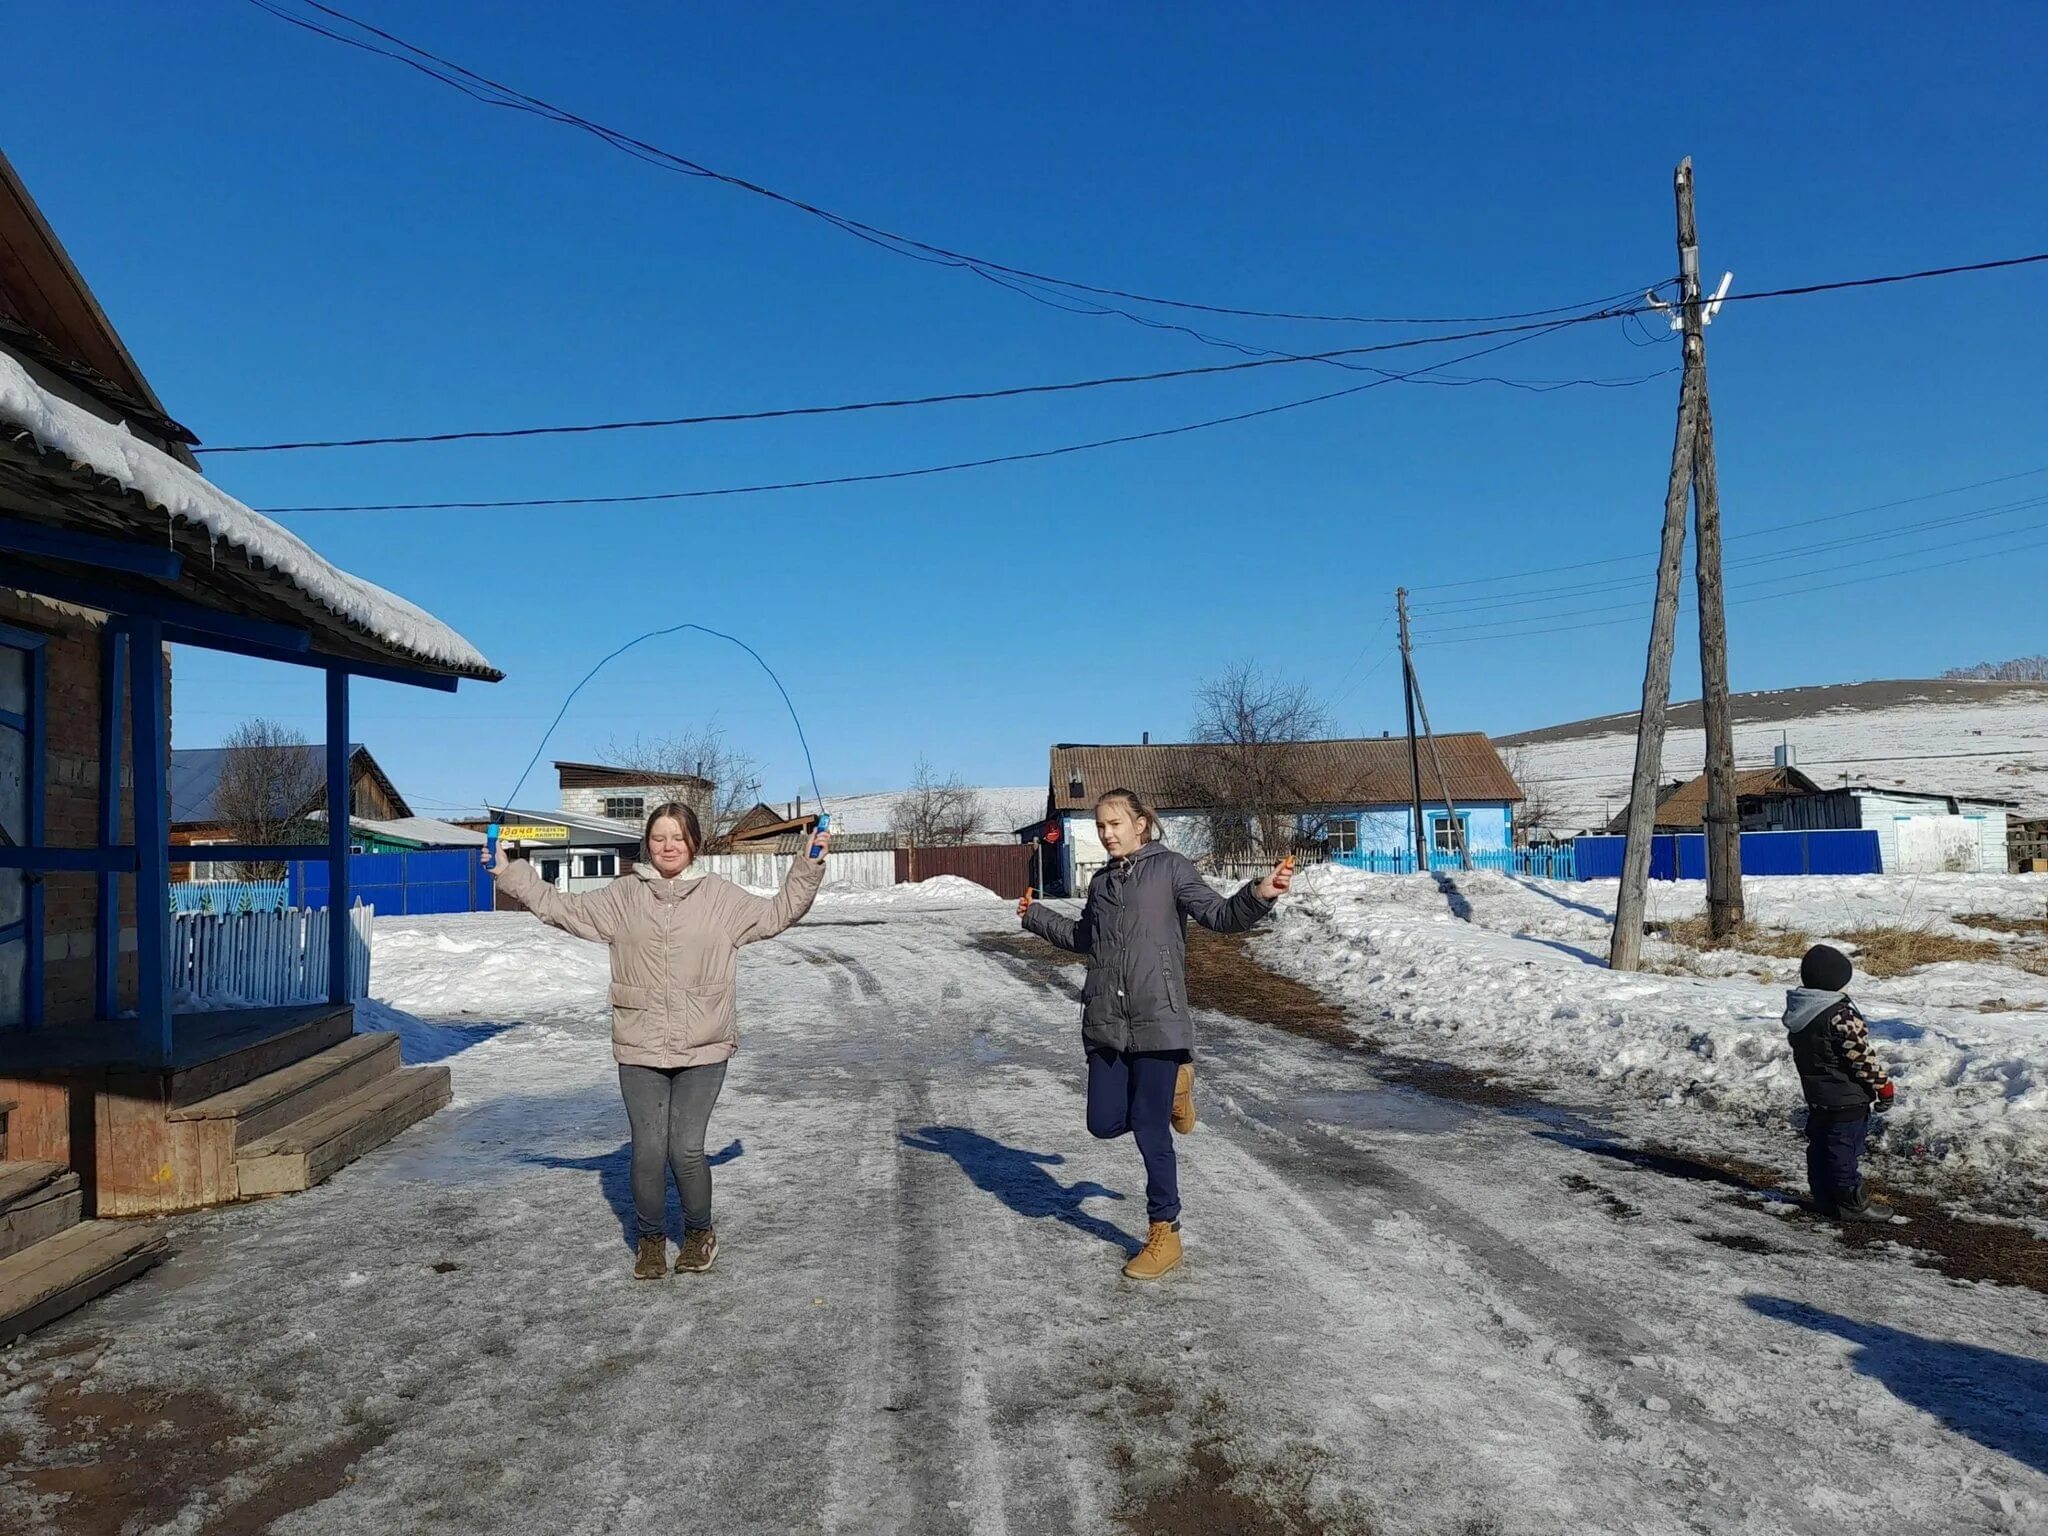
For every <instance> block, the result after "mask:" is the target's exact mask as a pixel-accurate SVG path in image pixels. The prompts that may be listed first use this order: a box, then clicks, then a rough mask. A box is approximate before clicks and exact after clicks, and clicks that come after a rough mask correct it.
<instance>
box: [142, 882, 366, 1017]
mask: <svg viewBox="0 0 2048 1536" xmlns="http://www.w3.org/2000/svg"><path fill="white" fill-rule="evenodd" d="M348 917H349V927H350V928H351V930H352V934H351V937H350V940H349V947H348V952H349V986H348V995H349V997H350V999H351V1000H353V999H356V998H361V997H366V996H368V995H369V990H370V927H371V923H372V921H373V920H374V919H375V917H376V911H375V909H374V908H371V907H365V906H357V907H354V908H352V909H351V910H350V912H349V914H348ZM328 922H329V917H328V911H327V909H326V908H321V909H319V910H317V911H312V910H308V909H306V908H304V907H287V908H285V909H283V910H281V911H276V912H219V913H216V912H178V913H174V914H173V915H172V917H171V987H172V990H173V991H174V992H175V993H177V994H178V995H179V997H180V998H181V999H182V1000H183V1001H181V1003H180V1006H181V1007H185V1008H190V1009H202V1008H270V1007H280V1006H283V1005H285V1004H289V1003H319V1002H325V1001H326V1000H327V975H328V967H327V954H328V950H327V933H328V928H327V925H328Z"/></svg>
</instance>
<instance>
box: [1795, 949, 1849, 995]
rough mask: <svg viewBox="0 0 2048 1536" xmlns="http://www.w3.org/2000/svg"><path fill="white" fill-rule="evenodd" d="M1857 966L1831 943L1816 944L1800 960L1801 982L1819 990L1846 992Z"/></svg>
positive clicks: (1805, 985) (1802, 984)
mask: <svg viewBox="0 0 2048 1536" xmlns="http://www.w3.org/2000/svg"><path fill="white" fill-rule="evenodd" d="M1855 974H1856V968H1855V967H1854V966H1853V965H1851V964H1850V963H1849V957H1848V956H1847V955H1845V954H1843V953H1842V952H1841V951H1840V950H1839V949H1836V948H1834V947H1833V946H1832V945H1829V944H1816V945H1814V946H1813V948H1811V949H1809V950H1808V951H1807V952H1806V958H1805V959H1804V960H1801V961H1800V962H1799V984H1800V985H1801V986H1802V987H1811V988H1813V989H1814V990H1815V991H1817V992H1845V991H1847V990H1848V987H1849V978H1850V977H1851V976H1853V975H1855Z"/></svg>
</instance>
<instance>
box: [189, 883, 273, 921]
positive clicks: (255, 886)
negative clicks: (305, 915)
mask: <svg viewBox="0 0 2048 1536" xmlns="http://www.w3.org/2000/svg"><path fill="white" fill-rule="evenodd" d="M290 900H291V892H290V890H289V889H288V888H287V886H286V885H285V883H284V881H282V880H188V881H185V882H183V883H181V884H178V885H174V886H172V887H171V910H172V911H173V912H217V913H228V912H282V911H283V910H284V909H285V907H286V906H287V905H288V904H289V902H290Z"/></svg>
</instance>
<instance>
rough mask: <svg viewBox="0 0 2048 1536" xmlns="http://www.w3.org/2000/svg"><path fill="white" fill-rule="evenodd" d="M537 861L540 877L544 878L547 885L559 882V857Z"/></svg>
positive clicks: (560, 877) (560, 862) (560, 866)
mask: <svg viewBox="0 0 2048 1536" xmlns="http://www.w3.org/2000/svg"><path fill="white" fill-rule="evenodd" d="M538 862H539V864H540V877H541V879H543V880H545V881H546V882H547V883H548V884H549V885H558V884H560V883H561V879H562V861H561V860H560V859H541V860H539V861H538Z"/></svg>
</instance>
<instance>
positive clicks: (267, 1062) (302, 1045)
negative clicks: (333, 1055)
mask: <svg viewBox="0 0 2048 1536" xmlns="http://www.w3.org/2000/svg"><path fill="white" fill-rule="evenodd" d="M209 1017H211V1016H209ZM219 1017H220V1018H221V1019H222V1020H224V1021H225V1022H224V1023H221V1024H218V1025H216V1026H215V1027H214V1028H213V1029H211V1030H210V1031H208V1032H206V1033H205V1034H204V1035H203V1036H201V1037H200V1038H198V1039H197V1040H195V1042H194V1043H193V1044H192V1045H191V1046H190V1047H189V1048H187V1049H189V1052H190V1054H191V1055H193V1056H196V1057H203V1058H204V1059H200V1060H194V1061H191V1062H190V1063H189V1064H186V1063H183V1062H181V1063H179V1064H178V1065H177V1066H176V1067H174V1068H173V1069H172V1070H171V1071H170V1072H169V1073H167V1074H164V1075H163V1085H164V1103H165V1104H166V1105H167V1106H169V1107H170V1108H172V1109H178V1108H182V1107H184V1106H186V1105H190V1104H197V1103H198V1102H200V1101H201V1100H202V1099H210V1098H213V1097H214V1096H215V1095H217V1094H222V1093H227V1092H230V1091H231V1090H233V1089H236V1088H239V1087H241V1086H242V1085H243V1084H244V1083H253V1082H255V1081H256V1080H257V1079H258V1078H260V1077H264V1076H266V1075H267V1074H269V1073H272V1072H275V1071H277V1070H279V1069H280V1068H282V1067H288V1066H290V1065H292V1064H293V1063H294V1062H299V1061H304V1060H305V1059H306V1058H307V1057H308V1056H314V1055H318V1054H319V1053H320V1052H322V1051H325V1050H328V1049H330V1048H331V1047H333V1046H337V1045H339V1044H341V1043H342V1042H343V1041H344V1040H346V1039H348V1038H349V1036H350V1035H352V1034H354V1033H355V1027H356V1013H355V1009H354V1008H353V1007H351V1006H350V1005H348V1004H347V1003H339V1004H336V1003H323V1004H314V1005H309V1006H306V1007H303V1008H251V1009H246V1010H242V1011H241V1012H240V1013H236V1012H229V1013H225V1014H222V1015H220V1016H219Z"/></svg>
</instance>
